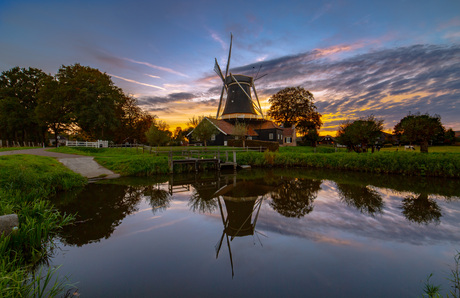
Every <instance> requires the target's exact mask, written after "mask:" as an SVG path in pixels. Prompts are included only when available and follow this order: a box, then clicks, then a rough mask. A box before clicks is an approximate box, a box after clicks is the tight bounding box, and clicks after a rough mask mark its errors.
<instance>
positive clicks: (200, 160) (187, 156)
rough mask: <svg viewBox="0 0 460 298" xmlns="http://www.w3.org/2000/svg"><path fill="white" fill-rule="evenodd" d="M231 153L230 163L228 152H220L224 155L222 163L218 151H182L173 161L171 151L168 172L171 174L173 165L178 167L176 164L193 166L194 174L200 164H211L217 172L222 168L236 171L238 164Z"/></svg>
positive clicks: (171, 152)
mask: <svg viewBox="0 0 460 298" xmlns="http://www.w3.org/2000/svg"><path fill="white" fill-rule="evenodd" d="M232 153H233V161H230V160H229V152H228V151H225V152H222V154H225V161H224V162H223V161H221V159H220V155H221V152H220V151H204V152H203V151H199V152H198V151H197V152H194V151H193V150H185V151H182V155H181V158H180V159H174V158H173V151H170V152H169V158H168V165H169V172H170V173H173V172H174V165H178V164H190V165H193V166H194V168H195V172H198V169H199V167H200V164H212V165H213V166H214V168H215V169H216V170H217V171H220V170H221V169H222V168H223V167H233V170H236V168H237V167H238V163H237V162H236V151H232ZM200 155H206V156H209V155H211V156H213V157H211V158H209V157H205V156H200Z"/></svg>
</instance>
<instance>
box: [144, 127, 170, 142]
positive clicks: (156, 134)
mask: <svg viewBox="0 0 460 298" xmlns="http://www.w3.org/2000/svg"><path fill="white" fill-rule="evenodd" d="M168 129H169V127H168V125H167V124H166V122H164V121H161V120H160V121H155V122H154V123H153V124H152V125H151V126H150V128H149V130H148V131H147V132H146V133H145V136H146V138H147V142H148V143H149V144H150V146H157V147H159V146H163V145H166V144H167V143H168V142H169V141H170V140H171V132H170V131H169V130H168Z"/></svg>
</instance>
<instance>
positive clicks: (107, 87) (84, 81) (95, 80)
mask: <svg viewBox="0 0 460 298" xmlns="http://www.w3.org/2000/svg"><path fill="white" fill-rule="evenodd" d="M56 79H57V80H58V81H59V84H60V88H61V92H62V94H63V96H64V97H65V98H66V100H67V101H69V103H70V105H71V111H72V114H73V115H72V119H74V122H75V124H76V125H78V126H79V127H80V128H81V130H82V131H84V132H86V133H87V134H89V135H90V136H91V137H92V138H94V139H104V138H105V139H107V138H108V137H110V136H111V133H112V132H113V130H115V129H116V128H117V127H118V126H119V124H120V122H119V118H117V114H116V112H117V109H119V108H120V106H122V105H123V102H124V99H125V97H124V95H123V93H122V92H121V89H119V88H117V87H115V86H114V84H113V82H112V80H111V78H110V76H109V75H107V74H106V73H102V72H100V71H99V70H98V69H95V68H91V67H89V66H82V65H80V64H78V63H77V64H75V65H71V66H64V65H63V66H62V67H61V68H60V69H59V71H58V73H57V74H56Z"/></svg>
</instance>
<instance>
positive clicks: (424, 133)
mask: <svg viewBox="0 0 460 298" xmlns="http://www.w3.org/2000/svg"><path fill="white" fill-rule="evenodd" d="M394 132H395V134H396V135H397V136H398V137H399V138H400V140H401V141H408V142H420V152H424V153H428V142H429V141H430V140H432V139H433V138H434V137H435V136H436V135H438V134H442V135H444V132H445V128H444V126H442V124H441V116H439V115H434V116H430V115H429V114H423V115H421V114H420V113H417V114H410V113H409V115H407V116H406V117H404V118H403V119H401V120H400V121H399V123H397V124H396V125H395V127H394Z"/></svg>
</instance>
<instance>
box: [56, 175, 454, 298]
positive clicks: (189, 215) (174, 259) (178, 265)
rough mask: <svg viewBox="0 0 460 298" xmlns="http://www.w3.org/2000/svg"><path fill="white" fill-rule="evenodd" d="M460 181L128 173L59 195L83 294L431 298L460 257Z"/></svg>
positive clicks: (60, 247)
mask: <svg viewBox="0 0 460 298" xmlns="http://www.w3.org/2000/svg"><path fill="white" fill-rule="evenodd" d="M459 192H460V187H459V181H458V180H446V179H434V178H420V177H418V178H411V177H404V176H388V175H370V174H359V173H350V172H330V171H318V170H316V171H313V170H306V169H302V170H280V169H275V170H254V169H253V170H244V171H241V172H238V174H236V175H235V174H234V173H233V172H231V173H224V172H222V173H217V172H208V173H199V174H196V175H195V174H192V175H183V176H180V175H174V176H157V177H152V178H148V179H147V178H123V179H117V180H107V181H104V182H103V183H99V184H89V185H87V187H86V188H85V189H84V190H83V191H81V192H78V193H66V194H64V195H62V196H59V197H58V198H55V204H56V205H57V207H58V209H60V210H61V211H63V212H66V213H75V212H77V213H78V216H77V222H76V224H75V225H73V226H69V227H67V228H65V229H64V230H63V231H62V232H61V233H60V235H59V240H58V241H57V248H56V249H55V250H54V255H53V257H52V258H51V260H50V264H51V265H56V266H57V265H62V266H61V268H60V269H59V271H58V272H59V274H60V276H68V277H69V278H70V281H71V282H78V283H77V284H76V287H77V288H78V293H80V295H81V296H82V297H150V296H156V297H166V296H168V297H179V296H181V297H184V296H186V297H216V296H220V297H236V296H240V297H247V296H253V297H254V296H255V297H261V296H263V297H280V296H294V297H295V296H297V297H298V296H310V295H311V296H313V297H420V296H421V295H422V293H423V292H422V291H423V286H424V282H425V281H426V279H427V278H428V276H429V274H430V273H434V275H433V277H432V278H431V280H430V281H431V282H432V283H434V284H439V285H441V286H442V289H443V293H447V291H449V290H450V286H451V285H450V284H449V282H448V281H447V280H446V277H448V276H449V272H450V269H451V268H452V267H453V266H454V264H455V263H454V256H455V255H456V253H457V250H460V225H459V224H458V222H459V220H460V193H459Z"/></svg>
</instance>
